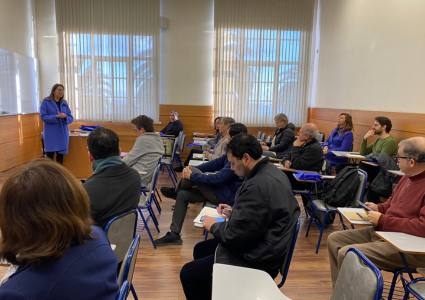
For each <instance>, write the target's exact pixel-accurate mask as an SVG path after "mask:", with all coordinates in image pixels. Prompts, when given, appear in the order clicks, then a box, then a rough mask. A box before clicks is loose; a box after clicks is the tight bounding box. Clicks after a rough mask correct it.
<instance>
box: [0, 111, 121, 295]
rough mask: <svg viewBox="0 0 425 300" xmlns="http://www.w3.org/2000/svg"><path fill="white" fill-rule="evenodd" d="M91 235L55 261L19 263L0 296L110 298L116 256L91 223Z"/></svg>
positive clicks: (115, 290)
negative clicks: (41, 263) (20, 264)
mask: <svg viewBox="0 0 425 300" xmlns="http://www.w3.org/2000/svg"><path fill="white" fill-rule="evenodd" d="M55 105H56V104H55ZM92 235H93V236H96V237H97V238H94V239H90V240H88V241H86V243H84V244H82V245H78V244H75V243H74V244H71V246H70V247H69V249H68V251H67V252H66V253H65V255H64V256H63V257H62V258H60V259H58V260H53V261H50V262H46V263H44V264H43V265H42V266H41V267H39V266H36V265H33V264H25V265H23V266H20V267H19V268H18V270H17V271H16V273H15V274H13V275H12V276H10V278H9V279H8V280H7V281H6V282H5V283H4V284H3V285H2V286H1V287H0V299H9V300H57V299H60V300H71V299H78V300H97V299H104V300H114V299H115V297H116V296H117V293H118V284H117V283H116V282H115V281H116V273H117V266H118V260H117V257H116V256H115V254H114V252H113V251H112V249H111V245H110V244H109V241H108V238H107V237H106V235H105V233H104V232H103V230H102V229H100V228H99V227H96V226H92Z"/></svg>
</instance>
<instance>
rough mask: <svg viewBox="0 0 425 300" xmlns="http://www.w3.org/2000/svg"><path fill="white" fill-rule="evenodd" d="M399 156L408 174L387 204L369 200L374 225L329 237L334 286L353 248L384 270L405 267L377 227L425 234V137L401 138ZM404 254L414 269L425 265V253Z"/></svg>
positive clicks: (382, 229) (417, 234) (371, 220)
mask: <svg viewBox="0 0 425 300" xmlns="http://www.w3.org/2000/svg"><path fill="white" fill-rule="evenodd" d="M396 157H397V160H398V162H399V166H400V170H401V171H402V172H404V173H405V176H403V178H402V179H401V180H400V182H399V184H398V185H397V187H396V188H395V189H394V191H393V193H392V196H391V197H390V198H389V199H388V200H387V201H386V202H385V203H381V204H377V205H376V204H373V203H369V202H366V205H367V206H369V207H371V208H373V209H374V210H375V211H367V212H366V213H367V215H368V217H369V221H370V222H371V223H372V225H373V227H372V226H371V227H366V228H362V229H354V230H343V231H338V232H334V233H332V234H331V235H329V237H328V251H329V258H330V265H331V275H332V284H333V285H335V282H336V279H337V278H338V273H339V269H340V268H341V265H342V261H343V259H344V256H345V253H346V252H347V250H348V249H349V248H351V247H355V248H357V249H359V250H360V251H361V252H362V253H363V254H364V255H366V257H367V258H369V259H370V261H372V263H373V264H375V266H377V267H378V268H379V269H381V270H391V269H399V268H404V264H403V261H402V260H401V257H400V254H399V252H398V250H397V249H395V248H394V247H393V246H391V245H390V244H388V243H387V242H385V241H384V240H382V239H380V238H379V237H378V236H377V235H376V234H375V230H377V231H378V230H380V231H392V232H403V233H407V234H412V235H415V236H420V237H425V138H423V137H415V138H410V139H407V140H403V141H401V142H400V144H399V149H398V155H397V156H396ZM404 255H405V257H406V260H407V262H408V264H409V266H410V267H411V268H418V267H425V255H412V254H404Z"/></svg>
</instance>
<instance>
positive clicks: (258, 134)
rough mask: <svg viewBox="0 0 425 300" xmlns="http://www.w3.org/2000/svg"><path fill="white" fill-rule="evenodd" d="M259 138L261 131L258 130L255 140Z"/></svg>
mask: <svg viewBox="0 0 425 300" xmlns="http://www.w3.org/2000/svg"><path fill="white" fill-rule="evenodd" d="M260 138H261V130H258V133H257V140H258V139H260Z"/></svg>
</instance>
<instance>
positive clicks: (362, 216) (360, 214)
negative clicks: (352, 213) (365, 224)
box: [356, 212, 364, 220]
mask: <svg viewBox="0 0 425 300" xmlns="http://www.w3.org/2000/svg"><path fill="white" fill-rule="evenodd" d="M356 214H357V215H358V216H359V217H360V218H362V220H364V218H363V216H362V215H361V214H359V213H358V212H356Z"/></svg>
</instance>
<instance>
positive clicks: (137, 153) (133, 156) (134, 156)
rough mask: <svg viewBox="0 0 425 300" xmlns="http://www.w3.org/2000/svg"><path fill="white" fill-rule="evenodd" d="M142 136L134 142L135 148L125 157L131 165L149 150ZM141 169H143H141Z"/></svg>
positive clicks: (125, 160)
mask: <svg viewBox="0 0 425 300" xmlns="http://www.w3.org/2000/svg"><path fill="white" fill-rule="evenodd" d="M143 144H144V143H143V141H142V139H141V138H139V137H138V138H137V139H136V142H135V143H134V146H133V149H131V151H130V152H129V153H128V154H127V156H126V157H124V158H123V161H124V162H125V163H126V164H127V165H128V166H129V167H133V166H134V165H135V164H136V163H137V162H138V161H139V160H140V159H141V158H142V157H143V155H145V154H146V153H147V152H148V149H147V147H144V145H143ZM139 171H141V170H139Z"/></svg>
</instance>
